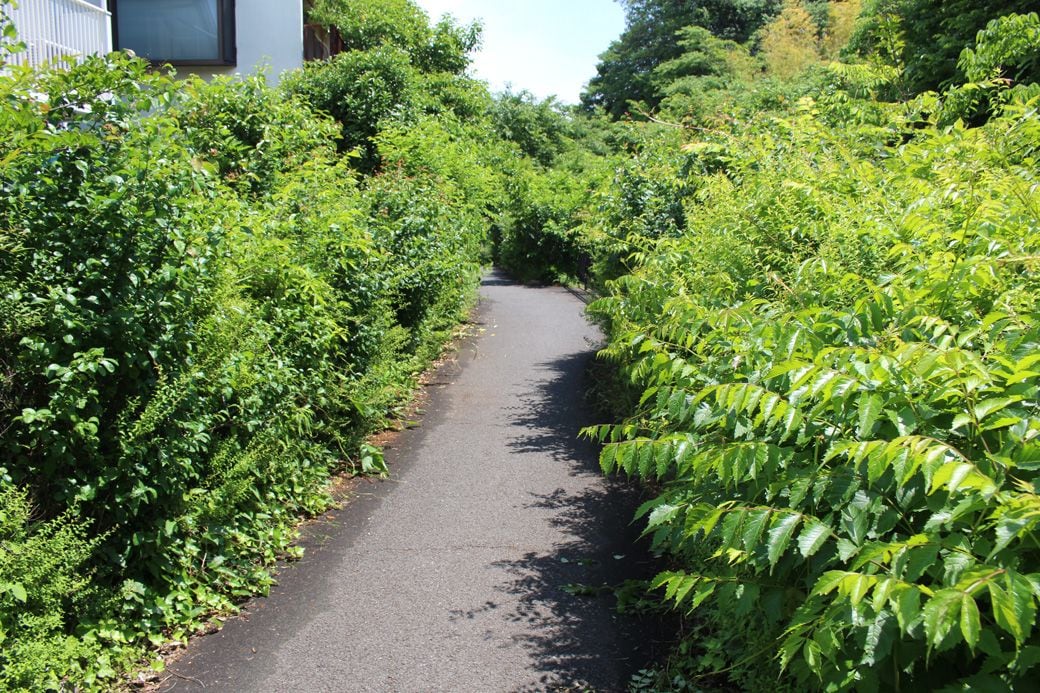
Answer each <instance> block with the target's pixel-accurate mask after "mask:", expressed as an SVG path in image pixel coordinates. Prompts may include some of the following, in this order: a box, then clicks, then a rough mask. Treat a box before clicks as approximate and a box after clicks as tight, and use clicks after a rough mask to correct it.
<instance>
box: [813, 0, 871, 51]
mask: <svg viewBox="0 0 1040 693" xmlns="http://www.w3.org/2000/svg"><path fill="white" fill-rule="evenodd" d="M862 9H863V2H862V0H842V1H840V2H828V3H827V27H826V28H825V30H824V33H823V39H822V40H821V41H820V53H821V54H822V55H823V57H825V58H837V57H838V55H839V53H841V51H842V49H843V48H845V46H846V45H848V43H849V39H851V38H852V34H853V32H854V31H855V30H856V20H857V19H859V14H860V12H861V10H862Z"/></svg>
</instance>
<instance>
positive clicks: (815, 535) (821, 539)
mask: <svg viewBox="0 0 1040 693" xmlns="http://www.w3.org/2000/svg"><path fill="white" fill-rule="evenodd" d="M832 534H833V531H832V530H831V528H830V527H828V526H827V525H826V524H824V523H823V522H820V521H819V520H817V519H812V520H809V521H807V522H806V524H805V526H804V527H803V528H802V533H801V534H800V535H799V536H798V550H799V551H801V553H802V555H803V556H804V557H806V558H809V557H811V556H812V555H813V554H815V553H816V552H817V551H819V550H820V548H822V547H823V545H824V544H825V543H826V542H827V539H828V538H830V536H831V535H832Z"/></svg>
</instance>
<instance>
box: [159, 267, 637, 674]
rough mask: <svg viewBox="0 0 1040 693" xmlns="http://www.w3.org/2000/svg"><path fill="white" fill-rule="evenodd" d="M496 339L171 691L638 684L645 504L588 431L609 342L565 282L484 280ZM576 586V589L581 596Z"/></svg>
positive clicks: (463, 362)
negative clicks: (636, 619)
mask: <svg viewBox="0 0 1040 693" xmlns="http://www.w3.org/2000/svg"><path fill="white" fill-rule="evenodd" d="M481 295H482V300H481V304H480V307H479V308H478V313H477V316H478V317H477V321H478V323H480V327H481V329H480V330H479V334H476V335H475V336H474V337H472V338H471V339H469V340H467V341H465V342H464V343H463V344H462V346H461V348H460V350H459V353H458V354H457V356H456V358H455V359H453V360H452V361H451V362H450V363H449V364H447V365H446V366H444V367H443V368H441V370H440V371H439V372H438V374H437V376H436V377H435V378H434V381H435V382H434V383H433V384H432V385H431V386H430V387H431V389H432V390H433V392H432V398H431V400H430V402H429V403H428V405H427V407H426V413H425V415H424V416H423V418H422V423H421V426H419V427H418V428H416V429H413V430H409V431H405V432H404V433H402V434H401V436H400V437H399V438H398V439H397V440H396V441H395V443H394V444H393V445H394V447H393V448H391V449H388V450H387V458H388V460H389V461H390V463H391V469H392V471H393V478H392V479H391V480H389V481H385V482H379V483H373V484H363V485H362V487H361V488H360V493H359V494H358V495H357V496H356V497H355V498H354V500H352V501H351V502H350V503H348V504H347V505H346V507H344V508H343V509H342V510H340V511H338V512H337V513H334V514H332V515H331V516H330V517H328V518H325V519H324V520H323V521H322V522H321V523H319V524H318V525H316V526H315V527H312V528H311V529H310V530H309V531H308V533H307V539H306V542H305V544H306V545H307V547H308V548H307V555H306V556H305V558H304V559H303V560H301V561H299V562H297V563H294V564H292V565H290V566H288V567H286V568H285V569H284V570H283V572H282V573H281V574H280V576H279V585H278V586H277V587H276V588H274V589H273V590H272V594H271V596H270V597H269V598H266V599H259V600H255V601H253V602H251V603H250V604H248V605H247V606H246V608H245V609H244V611H243V615H242V616H241V617H237V618H234V619H231V620H230V621H229V622H228V623H227V624H226V626H225V627H224V629H223V630H222V631H221V632H220V633H218V634H215V635H211V636H207V637H204V638H200V639H198V640H197V641H195V642H193V643H192V644H191V646H190V647H189V650H188V652H187V654H186V656H185V657H184V658H183V659H182V660H181V661H180V662H179V663H178V664H176V665H175V666H173V667H172V668H171V671H172V672H173V675H171V676H170V677H169V678H167V679H166V682H165V684H164V686H163V690H167V691H168V690H178V691H180V690H203V686H204V689H205V690H207V691H543V690H568V691H570V690H595V691H618V690H624V689H625V686H626V682H627V680H628V677H629V676H630V674H631V673H632V672H633V671H634V670H635V669H638V668H639V667H641V666H642V665H644V664H645V662H646V656H647V648H648V644H647V639H646V637H645V635H644V633H645V631H644V630H642V629H641V628H640V626H639V624H636V623H632V622H630V621H629V620H628V619H626V618H622V617H620V616H618V615H617V614H616V613H615V611H614V604H615V600H614V597H613V595H612V594H610V593H609V592H607V591H605V590H603V591H596V590H588V589H577V590H576V589H574V587H573V586H575V585H582V586H586V587H598V586H602V585H605V584H617V583H619V582H620V581H621V580H623V579H624V578H626V577H629V576H632V575H634V574H636V573H639V572H640V571H642V574H645V571H646V569H647V567H646V565H645V564H641V562H640V560H639V558H638V556H636V555H635V554H636V552H635V551H634V549H633V548H632V545H631V543H630V540H631V538H632V528H631V527H630V526H629V520H630V519H631V517H632V509H633V507H634V504H635V503H636V499H635V498H634V497H633V493H632V491H631V490H630V489H626V488H624V487H622V486H621V485H618V484H615V483H614V482H609V481H607V480H605V479H604V478H603V477H602V476H601V475H600V474H599V472H598V469H597V465H596V451H595V449H594V448H593V447H592V446H591V445H588V444H586V443H584V442H582V441H579V440H578V439H577V438H576V437H575V436H576V432H577V431H578V430H579V428H580V427H581V426H582V425H585V424H589V423H594V422H595V421H596V419H595V418H594V417H593V416H591V415H590V414H589V412H588V409H587V407H586V406H585V403H584V397H583V392H584V389H585V385H586V382H585V378H586V367H587V365H588V363H589V362H590V360H591V359H592V357H593V355H594V353H595V351H596V349H597V348H598V346H599V344H600V339H601V336H600V334H599V332H598V331H597V330H596V329H595V328H594V327H593V326H591V325H589V324H588V323H587V322H586V321H585V319H584V317H583V315H582V312H583V308H584V306H583V304H582V302H581V301H580V300H578V298H576V297H575V296H574V295H573V294H571V293H570V292H568V291H567V290H566V289H562V288H551V287H550V288H535V287H527V286H523V285H519V284H516V283H514V282H512V281H510V280H509V279H507V278H506V277H505V276H504V275H502V274H498V273H493V274H490V275H488V276H487V277H486V278H485V279H484V282H483V285H482V288H481ZM575 592H577V594H575Z"/></svg>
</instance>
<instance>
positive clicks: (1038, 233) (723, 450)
mask: <svg viewBox="0 0 1040 693" xmlns="http://www.w3.org/2000/svg"><path fill="white" fill-rule="evenodd" d="M1034 25H1035V18H1028V17H1025V18H1012V19H1008V20H1002V21H1001V22H999V23H994V24H991V25H990V27H989V28H988V29H987V31H986V32H983V33H982V34H980V36H979V40H980V42H981V43H980V45H979V46H978V47H977V48H976V49H974V50H972V51H966V52H965V53H964V55H963V56H962V69H963V70H965V71H966V72H968V73H970V74H973V75H974V77H973V79H977V80H980V81H982V80H985V79H987V78H988V77H989V76H990V75H991V74H993V73H995V72H996V71H999V69H1001V68H1003V69H1008V66H1009V65H1014V64H1023V63H1024V61H1025V60H1029V59H1031V58H1027V57H1026V56H1032V55H1033V53H1032V51H1033V50H1035V43H1036V42H1035V39H1034V38H1032V37H1033V36H1034V33H1030V31H1031V27H1033V26H1034ZM1027 29H1028V30H1027ZM997 54H1000V55H1006V56H1009V57H1008V58H1005V59H996V58H987V57H985V56H995V55H997ZM1016 60H1018V61H1019V62H1018V63H1016V62H1015V61H1016ZM984 63H985V64H987V65H988V66H986V67H983V66H982V65H983V64H984ZM998 66H999V67H998ZM892 76H893V75H892V72H890V71H887V70H886V69H884V68H883V67H882V66H878V65H875V66H837V65H836V66H834V67H833V68H831V69H830V70H826V71H823V70H819V69H817V70H816V71H815V72H812V73H810V74H808V75H805V76H803V77H802V78H801V80H800V83H799V84H794V83H788V84H775V83H769V82H764V83H757V84H755V85H754V88H755V89H756V91H758V92H759V93H758V94H750V93H749V94H737V95H730V97H729V100H728V102H727V103H728V109H729V110H728V111H727V113H726V114H725V117H724V118H718V119H710V118H709V119H705V118H702V117H698V119H697V120H695V121H694V124H695V125H696V126H697V127H696V128H695V129H693V130H689V131H686V132H685V133H684V135H685V143H684V144H683V145H682V146H681V147H680V146H679V143H677V142H676V141H675V138H674V136H673V135H669V136H666V135H661V134H656V135H654V134H652V130H650V129H645V132H647V133H648V142H647V143H646V144H643V145H641V146H639V147H638V148H637V152H636V154H635V156H634V157H633V158H632V162H631V163H630V164H626V165H623V166H621V167H619V169H618V170H619V173H618V175H617V176H616V177H615V181H614V185H613V186H612V187H611V188H610V189H609V191H608V193H607V198H608V199H607V201H606V203H603V202H600V203H599V204H598V205H597V207H596V209H597V221H595V222H592V224H591V226H594V225H595V224H597V223H600V224H604V226H606V227H607V228H608V229H609V228H613V229H614V233H613V235H612V236H611V234H610V233H609V231H608V232H607V235H608V237H611V238H612V241H613V250H612V251H611V252H612V253H613V255H611V252H607V251H610V249H611V245H610V244H605V245H602V246H599V247H600V251H599V258H600V262H599V264H598V265H597V266H598V267H599V268H600V271H601V272H617V270H618V264H617V262H611V261H610V258H611V257H614V258H620V259H622V260H623V262H624V263H626V265H625V267H624V269H627V272H625V273H623V274H622V276H620V277H619V278H618V279H616V280H614V281H612V282H609V283H608V291H607V294H608V295H607V296H606V297H605V298H603V299H602V300H600V301H599V302H598V303H596V304H594V305H593V308H592V310H593V312H594V313H595V314H596V315H598V316H599V317H600V318H601V319H602V320H603V321H604V324H605V325H606V326H607V327H608V330H609V334H610V345H609V346H608V348H607V349H606V350H605V355H606V356H607V357H609V358H611V359H613V360H615V361H616V362H617V363H618V364H619V366H620V367H621V369H622V372H623V373H624V374H625V375H626V376H627V377H628V378H629V380H630V382H631V384H632V386H633V387H634V388H636V389H637V391H638V392H639V393H640V394H641V398H640V399H639V403H638V404H637V405H634V406H633V410H632V411H630V412H629V415H628V416H627V417H626V419H625V420H624V421H623V422H621V423H619V424H616V425H610V426H601V427H595V428H593V429H590V430H589V431H587V434H588V435H590V436H593V437H594V438H596V439H598V440H600V441H602V442H604V443H605V447H604V450H603V455H602V464H603V467H604V469H605V470H606V471H608V472H622V473H625V474H628V475H632V476H637V477H640V478H643V479H645V480H647V481H649V482H652V484H654V487H655V488H657V489H659V495H658V496H657V497H656V498H655V499H654V500H652V501H650V502H648V503H647V504H646V505H645V506H644V507H643V508H642V510H641V517H642V518H643V521H644V522H645V523H646V528H647V530H646V531H647V533H648V534H649V535H650V536H651V537H652V539H653V542H654V546H655V547H657V549H658V550H659V551H660V552H661V553H662V554H664V555H666V556H667V557H668V560H669V561H670V562H671V563H672V566H671V567H670V569H669V570H667V571H665V572H663V573H662V574H661V575H660V576H659V577H658V578H657V580H656V581H655V584H654V587H656V588H657V589H659V590H660V594H661V595H662V596H663V598H664V599H665V600H666V601H668V602H669V603H671V604H672V605H673V606H674V607H675V608H677V609H679V610H680V611H681V612H682V613H684V614H690V618H689V620H688V621H687V623H688V625H689V630H688V631H687V633H686V635H685V637H684V639H683V642H682V643H681V644H680V646H679V649H678V650H677V655H676V657H675V658H674V659H673V661H672V663H671V665H670V669H668V670H667V673H666V674H663V676H662V679H661V680H660V681H658V684H657V685H662V686H664V687H666V688H668V689H683V690H694V689H700V688H702V687H711V686H713V685H721V686H725V685H736V686H738V687H740V688H742V689H745V690H764V689H766V688H776V687H779V688H782V689H791V690H808V689H820V690H844V689H857V690H940V689H941V690H953V689H955V688H956V689H961V688H963V687H972V688H982V689H986V690H989V689H993V690H1006V689H1008V688H1012V689H1021V690H1027V689H1029V687H1030V685H1031V681H1032V680H1033V679H1035V671H1036V670H1035V665H1036V664H1037V662H1038V661H1040V659H1038V657H1037V654H1038V653H1040V639H1038V638H1040V634H1038V633H1037V631H1036V628H1035V623H1036V609H1037V605H1038V602H1040V554H1038V552H1037V545H1036V523H1037V522H1038V521H1040V505H1038V500H1037V491H1036V482H1037V470H1038V466H1037V461H1036V458H1037V435H1038V433H1040V411H1038V409H1037V401H1038V394H1040V392H1038V388H1040V372H1038V369H1036V368H1035V365H1036V362H1037V356H1036V350H1037V345H1038V343H1040V341H1038V340H1040V331H1038V327H1037V316H1038V315H1040V310H1038V308H1040V306H1038V305H1037V303H1036V296H1037V295H1038V294H1037V289H1038V282H1040V279H1038V277H1037V273H1036V258H1037V256H1038V254H1040V253H1038V251H1040V217H1038V215H1037V211H1036V210H1037V205H1038V203H1040V198H1038V197H1037V185H1036V173H1035V172H1036V155H1037V152H1038V151H1040V119H1038V117H1037V107H1038V105H1040V101H1038V96H1037V92H1036V88H1035V87H1025V86H1021V87H1019V86H1016V87H1015V88H1010V89H1009V88H1008V83H1006V82H1000V81H996V82H987V83H986V85H984V86H978V85H975V86H969V87H967V88H954V89H951V90H950V91H948V92H946V93H944V94H941V95H937V94H926V95H923V96H921V97H919V98H917V99H915V100H913V101H911V102H909V103H906V104H884V103H879V102H877V101H875V100H873V99H871V98H870V96H869V94H870V92H871V91H872V90H876V89H880V90H883V89H884V84H885V80H887V79H892ZM980 90H989V91H988V92H987V93H986V95H985V99H986V101H985V103H987V104H988V108H990V111H989V114H990V115H989V117H988V121H989V122H988V123H986V124H985V125H984V126H982V127H976V128H970V127H967V126H965V124H964V122H963V120H958V115H960V116H962V117H964V118H972V119H974V120H977V113H978V110H977V105H978V104H979V101H978V100H976V101H970V100H965V97H964V95H965V94H966V93H968V92H977V91H980ZM770 94H772V96H770ZM712 98H713V97H712ZM770 104H772V105H770ZM679 105H680V104H679V103H677V104H676V106H677V107H678V106H679ZM668 115H671V116H673V117H676V119H677V120H678V119H680V118H681V117H682V115H683V114H682V113H674V114H668ZM937 122H941V123H944V124H945V123H949V125H944V126H940V125H938V124H937ZM669 140H671V142H669ZM691 140H692V141H691ZM607 220H610V221H609V222H608V221H607ZM589 227H590V224H588V223H587V224H586V228H589ZM619 250H620V251H621V252H619Z"/></svg>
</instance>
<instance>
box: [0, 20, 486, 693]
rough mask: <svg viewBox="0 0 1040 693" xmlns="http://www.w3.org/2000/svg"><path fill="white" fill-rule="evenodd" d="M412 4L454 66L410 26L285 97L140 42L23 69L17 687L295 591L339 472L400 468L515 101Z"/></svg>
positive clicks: (11, 167)
mask: <svg viewBox="0 0 1040 693" xmlns="http://www.w3.org/2000/svg"><path fill="white" fill-rule="evenodd" d="M404 4H405V5H408V6H409V7H411V4H410V3H404ZM369 5H370V6H372V3H369ZM397 5H400V3H398V4H397ZM397 5H395V6H397ZM406 9H407V8H406ZM411 9H413V10H415V12H416V13H417V14H416V15H415V16H417V17H418V18H419V19H421V20H422V27H420V29H422V30H421V31H419V33H420V34H422V36H423V37H425V38H424V39H423V41H426V43H423V42H422V41H420V42H419V44H418V47H415V46H413V47H412V48H415V49H416V50H418V51H419V53H421V57H422V56H424V57H422V60H425V61H427V62H424V63H422V65H421V67H422V68H423V69H427V68H428V69H435V68H436V69H440V70H441V72H438V73H437V74H436V75H433V76H430V75H425V74H423V73H422V72H421V70H420V69H419V68H417V67H415V66H413V65H412V61H413V60H419V59H418V58H416V57H415V56H414V55H410V54H408V53H407V51H404V52H402V50H401V49H400V48H395V47H392V46H389V45H387V44H386V41H387V40H394V37H393V36H389V37H383V38H381V39H380V40H378V41H376V45H375V46H374V47H373V48H372V50H371V51H363V50H357V51H354V52H352V53H351V54H350V55H348V58H350V59H352V60H353V61H354V62H349V61H348V62H347V63H342V62H341V63H336V62H333V63H328V64H323V65H318V66H313V67H311V68H310V69H309V70H308V72H307V73H306V75H304V76H300V77H299V78H298V81H295V82H294V81H293V80H290V81H289V85H288V87H287V88H285V89H281V90H274V89H271V88H269V87H267V86H266V84H265V83H264V80H263V78H262V77H252V78H247V79H244V80H221V79H218V80H214V81H212V82H209V83H205V82H202V81H199V80H193V81H189V82H185V83H181V82H174V81H171V80H170V79H168V78H165V77H162V76H158V75H155V74H153V73H151V72H150V71H149V70H148V66H147V64H146V63H144V62H143V61H138V60H134V59H130V58H129V57H127V56H122V55H118V54H115V55H113V56H109V57H107V58H90V59H88V60H86V61H84V62H83V63H82V64H78V65H75V66H71V67H53V68H48V69H44V70H41V71H39V72H34V71H32V70H28V69H11V70H10V71H9V72H7V73H5V74H3V75H0V100H2V101H3V103H4V104H5V105H4V108H3V109H2V110H0V639H5V641H4V642H3V645H2V649H0V671H2V673H0V688H5V689H6V688H16V689H17V688H20V687H24V688H27V689H30V690H43V689H57V688H59V687H62V686H64V687H66V688H73V687H76V688H80V687H86V688H105V687H110V686H111V685H113V679H114V677H116V676H117V675H118V674H119V673H120V671H121V670H122V669H124V668H125V667H126V666H127V665H129V664H131V663H133V662H134V661H135V660H138V659H139V657H140V652H141V648H142V647H143V646H146V645H148V644H156V645H157V644H161V642H162V641H163V640H164V639H166V638H170V637H172V638H177V639H183V638H184V637H185V633H186V632H189V631H190V630H191V629H192V628H193V627H194V626H196V625H198V624H199V622H200V621H201V620H202V619H203V618H206V617H207V615H208V614H210V613H212V612H213V611H217V610H228V609H232V608H234V606H233V605H234V603H235V601H236V600H239V599H241V598H243V597H246V596H248V595H250V594H253V593H256V592H263V591H264V590H266V589H267V588H268V587H269V586H270V584H271V582H272V577H271V574H270V569H271V566H272V565H273V564H274V562H275V560H276V559H277V558H278V557H279V556H281V555H284V554H285V553H287V552H288V553H293V552H294V550H293V549H292V547H291V542H292V540H293V538H294V526H295V524H296V523H297V522H298V520H299V519H300V518H301V516H304V515H306V514H308V513H314V512H318V511H320V510H322V509H324V508H325V507H327V506H328V503H329V497H328V494H327V492H326V485H327V482H328V478H329V476H330V474H331V473H333V472H335V471H338V470H347V471H357V472H365V473H381V472H385V471H386V469H385V467H384V466H383V463H382V459H381V456H380V455H379V453H378V451H377V450H375V449H374V448H372V447H371V446H369V445H366V444H365V443H364V439H365V437H366V436H367V435H368V434H369V433H370V432H371V431H372V430H373V429H374V428H376V427H378V426H379V425H380V424H381V423H382V422H383V421H385V417H386V416H388V414H389V413H390V412H391V410H392V409H393V408H394V407H395V406H397V405H398V404H399V403H400V400H401V398H402V397H403V396H404V393H406V392H407V391H408V389H409V387H410V385H411V384H412V383H413V380H414V378H415V376H416V374H417V373H418V372H419V371H420V370H421V369H422V368H423V366H424V365H425V364H426V363H428V362H429V360H430V359H431V358H432V357H434V356H436V354H437V353H438V351H439V349H440V347H441V345H442V343H443V341H444V339H445V338H446V336H447V335H448V334H450V331H451V329H452V328H453V327H454V325H455V324H457V322H458V320H459V319H461V318H462V317H463V316H464V313H465V310H466V308H467V307H468V305H469V302H470V301H471V299H472V296H473V293H474V290H475V286H476V282H477V277H478V270H479V267H480V262H481V260H482V258H483V257H484V256H486V254H487V252H488V251H487V245H488V243H487V239H488V237H489V234H488V228H489V226H490V223H491V218H492V217H493V216H494V214H495V213H496V204H497V203H496V200H500V199H502V197H503V192H502V181H501V177H500V175H499V174H498V172H497V171H496V170H495V168H496V163H497V161H498V159H499V157H500V156H501V151H500V148H499V147H498V146H497V143H496V142H495V141H494V140H493V138H492V141H491V143H490V144H489V143H487V142H486V140H487V139H488V137H489V133H491V124H490V122H489V120H488V119H487V117H486V116H487V113H486V111H487V110H488V109H489V108H490V101H491V99H490V96H489V95H488V94H487V92H486V89H485V88H484V87H482V86H480V85H479V84H477V83H476V82H473V81H472V80H469V79H468V78H465V77H462V76H460V75H457V74H455V73H454V72H452V71H451V69H448V68H451V65H445V64H438V65H432V64H431V63H430V62H429V61H434V62H436V61H437V60H446V61H448V62H449V63H450V62H451V60H455V61H456V63H458V61H459V60H464V59H465V51H464V48H465V47H464V46H462V45H461V44H457V43H452V42H451V41H448V43H438V41H440V40H441V39H446V37H447V38H450V37H451V36H453V35H454V34H452V29H451V27H450V26H449V25H447V24H445V25H444V26H442V27H439V28H429V27H426V24H425V21H426V20H425V18H424V15H422V13H421V12H420V11H418V10H417V8H414V7H411ZM413 14H414V13H413ZM355 19H357V18H355ZM358 21H360V20H358ZM380 27H381V28H380ZM361 28H362V29H363V28H364V27H361ZM370 28H371V27H370ZM385 28H386V27H385V26H383V25H380V26H379V27H375V28H374V29H372V30H373V31H377V33H378V31H382V30H383V29H385ZM406 28H407V27H406ZM359 30H360V29H359ZM409 30H411V29H409ZM420 49H422V50H420ZM423 51H426V52H423ZM430 51H432V53H431V52H430ZM419 62H422V61H419ZM453 64H454V63H453ZM344 65H346V66H347V68H349V69H347V70H346V72H347V73H348V76H349V75H350V74H355V72H356V73H357V74H364V75H367V76H368V77H369V78H371V80H372V82H371V84H370V85H369V86H372V85H373V84H375V85H377V86H380V87H381V88H379V89H368V90H366V89H364V88H360V89H359V88H357V86H356V85H355V84H353V83H352V82H350V80H349V79H347V80H344V77H343V75H344ZM455 67H458V65H457V64H455ZM355 68H356V70H355V72H350V70H351V69H355ZM452 69H454V68H452ZM459 69H460V70H461V68H459ZM348 83H349V84H348ZM300 84H304V85H306V86H307V88H308V89H318V88H319V87H323V86H327V85H334V86H336V87H337V88H339V87H343V89H344V91H341V92H335V93H334V94H333V95H331V96H330V95H329V94H325V98H326V101H325V102H323V103H321V104H317V105H321V106H323V107H326V108H327V110H334V111H335V112H336V113H338V114H339V115H343V108H342V105H343V104H338V105H339V106H340V107H341V108H339V109H338V110H337V109H332V108H331V107H329V103H328V100H329V99H334V98H341V99H343V100H344V101H348V102H349V103H348V104H347V105H348V106H356V107H357V108H356V110H354V111H352V112H351V113H350V117H351V118H356V119H358V120H350V121H349V122H342V121H341V122H338V123H337V122H334V121H333V120H332V119H330V118H329V117H327V116H323V115H319V114H318V113H317V112H316V111H315V110H314V109H313V107H312V106H313V105H312V104H309V103H308V102H306V101H305V100H304V99H305V97H306V96H307V95H308V94H310V93H311V92H309V91H308V89H304V88H300V86H299V85H300ZM406 98H407V99H413V98H414V100H413V101H411V102H410V103H411V104H412V107H411V108H409V109H399V108H397V106H399V105H400V104H401V102H402V100H403V99H406ZM344 117H345V116H344ZM464 118H465V120H466V122H463V119H464ZM341 133H347V134H348V135H349V136H350V137H351V140H350V147H354V146H359V147H361V148H362V149H363V150H365V151H367V152H369V153H370V154H371V156H370V158H368V159H367V160H365V161H363V162H360V163H359V161H358V160H357V159H356V158H354V157H353V156H351V155H350V154H347V155H345V156H342V155H340V153H339V151H338V148H337V146H336V138H337V137H338V136H339V135H340V134H341ZM503 147H504V145H503ZM358 168H363V169H365V170H366V171H367V172H370V173H372V174H373V175H369V176H365V175H362V174H360V173H358V171H357V169H358ZM29 497H31V498H32V499H33V501H34V506H33V507H34V511H33V513H31V514H30V512H29V507H30V506H29V505H28V501H27V500H26V498H29Z"/></svg>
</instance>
